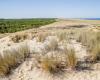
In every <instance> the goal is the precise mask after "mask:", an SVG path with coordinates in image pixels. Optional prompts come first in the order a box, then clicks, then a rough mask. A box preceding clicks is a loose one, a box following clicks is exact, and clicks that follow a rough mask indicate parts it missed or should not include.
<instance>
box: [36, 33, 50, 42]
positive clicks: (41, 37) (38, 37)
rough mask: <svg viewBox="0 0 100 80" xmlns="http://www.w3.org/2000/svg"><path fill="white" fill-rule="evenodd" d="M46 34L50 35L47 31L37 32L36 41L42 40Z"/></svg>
mask: <svg viewBox="0 0 100 80" xmlns="http://www.w3.org/2000/svg"><path fill="white" fill-rule="evenodd" d="M48 35H50V33H48V32H41V33H38V34H37V35H36V37H37V41H38V42H44V40H45V39H46V37H47V36H48Z"/></svg>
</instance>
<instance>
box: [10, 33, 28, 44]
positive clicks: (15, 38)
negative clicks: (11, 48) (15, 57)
mask: <svg viewBox="0 0 100 80" xmlns="http://www.w3.org/2000/svg"><path fill="white" fill-rule="evenodd" d="M27 38H28V34H26V33H19V34H15V35H12V36H11V40H12V41H13V42H14V43H18V42H22V41H24V40H25V39H27Z"/></svg>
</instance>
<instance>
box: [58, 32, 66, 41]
mask: <svg viewBox="0 0 100 80" xmlns="http://www.w3.org/2000/svg"><path fill="white" fill-rule="evenodd" d="M57 37H58V38H59V41H62V40H64V39H66V32H59V33H57Z"/></svg>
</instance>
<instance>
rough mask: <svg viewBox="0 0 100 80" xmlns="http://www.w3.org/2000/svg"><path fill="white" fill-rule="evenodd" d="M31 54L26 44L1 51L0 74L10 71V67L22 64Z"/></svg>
mask: <svg viewBox="0 0 100 80" xmlns="http://www.w3.org/2000/svg"><path fill="white" fill-rule="evenodd" d="M28 55H29V50H28V48H27V46H26V45H21V46H20V47H18V48H17V47H16V48H15V49H14V48H11V49H6V50H4V51H3V53H2V54H1V53H0V76H4V75H6V74H7V73H9V71H10V69H11V68H13V67H15V66H17V65H18V64H20V63H21V62H22V61H23V60H24V59H25V58H26V57H27V56H28Z"/></svg>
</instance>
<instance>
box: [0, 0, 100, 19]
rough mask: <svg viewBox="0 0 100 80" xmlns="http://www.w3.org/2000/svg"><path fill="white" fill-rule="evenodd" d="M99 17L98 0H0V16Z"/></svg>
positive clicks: (99, 1)
mask: <svg viewBox="0 0 100 80" xmlns="http://www.w3.org/2000/svg"><path fill="white" fill-rule="evenodd" d="M37 17H38V18H43V17H59V18H97V17H99V18H100V0H0V18H37Z"/></svg>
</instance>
